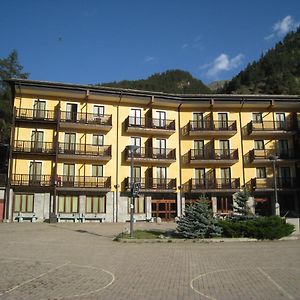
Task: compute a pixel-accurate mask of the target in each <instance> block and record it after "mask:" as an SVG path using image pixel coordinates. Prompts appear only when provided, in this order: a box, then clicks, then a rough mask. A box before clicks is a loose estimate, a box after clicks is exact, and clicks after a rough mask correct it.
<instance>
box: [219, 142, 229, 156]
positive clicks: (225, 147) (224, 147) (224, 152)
mask: <svg viewBox="0 0 300 300" xmlns="http://www.w3.org/2000/svg"><path fill="white" fill-rule="evenodd" d="M220 155H221V158H230V146H229V140H221V141H220Z"/></svg>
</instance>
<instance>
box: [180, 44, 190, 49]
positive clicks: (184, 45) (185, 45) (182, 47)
mask: <svg viewBox="0 0 300 300" xmlns="http://www.w3.org/2000/svg"><path fill="white" fill-rule="evenodd" d="M188 46H189V44H187V43H185V44H183V45H182V46H181V49H185V48H187V47H188Z"/></svg>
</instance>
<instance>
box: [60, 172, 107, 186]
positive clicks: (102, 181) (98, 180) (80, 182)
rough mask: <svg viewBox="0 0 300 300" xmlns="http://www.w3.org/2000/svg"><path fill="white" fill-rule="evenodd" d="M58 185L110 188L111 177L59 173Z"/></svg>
mask: <svg viewBox="0 0 300 300" xmlns="http://www.w3.org/2000/svg"><path fill="white" fill-rule="evenodd" d="M56 185H57V187H77V188H103V189H110V188H111V177H110V176H109V177H108V176H102V177H97V176H71V175H68V176H67V175H58V176H57V180H56Z"/></svg>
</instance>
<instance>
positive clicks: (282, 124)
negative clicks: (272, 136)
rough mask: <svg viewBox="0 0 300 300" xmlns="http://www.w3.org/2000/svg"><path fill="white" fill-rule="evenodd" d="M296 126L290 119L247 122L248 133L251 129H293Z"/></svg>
mask: <svg viewBox="0 0 300 300" xmlns="http://www.w3.org/2000/svg"><path fill="white" fill-rule="evenodd" d="M296 129H297V126H296V124H295V122H293V121H292V120H285V121H262V122H255V121H251V122H249V123H248V124H247V130H248V133H249V134H250V133H252V132H253V131H293V130H296Z"/></svg>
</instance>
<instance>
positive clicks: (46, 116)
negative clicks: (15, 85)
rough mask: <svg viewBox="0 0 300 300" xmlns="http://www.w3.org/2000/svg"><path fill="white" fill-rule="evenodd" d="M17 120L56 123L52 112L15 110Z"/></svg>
mask: <svg viewBox="0 0 300 300" xmlns="http://www.w3.org/2000/svg"><path fill="white" fill-rule="evenodd" d="M16 119H17V120H37V121H56V114H55V111H54V110H39V109H30V108H16Z"/></svg>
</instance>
